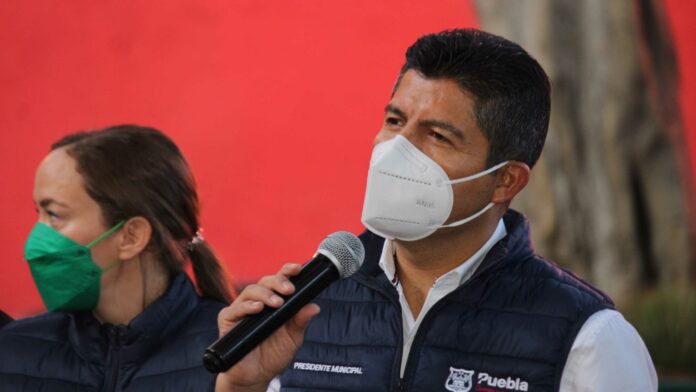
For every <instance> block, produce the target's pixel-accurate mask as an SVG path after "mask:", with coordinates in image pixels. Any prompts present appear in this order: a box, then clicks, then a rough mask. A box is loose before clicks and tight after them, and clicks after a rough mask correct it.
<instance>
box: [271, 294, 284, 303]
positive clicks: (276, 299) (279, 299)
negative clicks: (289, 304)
mask: <svg viewBox="0 0 696 392" xmlns="http://www.w3.org/2000/svg"><path fill="white" fill-rule="evenodd" d="M271 302H273V303H274V304H280V303H281V302H283V299H282V298H280V297H279V296H277V295H274V296H272V297H271Z"/></svg>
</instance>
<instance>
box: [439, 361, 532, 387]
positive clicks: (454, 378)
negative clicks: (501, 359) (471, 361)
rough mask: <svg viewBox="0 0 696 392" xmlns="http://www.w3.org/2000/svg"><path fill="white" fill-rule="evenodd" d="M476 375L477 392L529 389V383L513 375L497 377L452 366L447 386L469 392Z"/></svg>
mask: <svg viewBox="0 0 696 392" xmlns="http://www.w3.org/2000/svg"><path fill="white" fill-rule="evenodd" d="M474 375H476V376H477V377H476V385H475V388H474V391H475V392H500V391H519V392H526V391H528V390H529V383H527V382H526V381H524V380H522V379H520V378H519V377H517V378H512V377H496V376H492V375H490V374H488V373H485V372H478V374H476V371H475V370H466V369H458V368H453V367H450V375H449V377H447V380H446V381H445V388H446V389H447V390H448V391H452V392H469V391H470V390H471V388H472V387H474Z"/></svg>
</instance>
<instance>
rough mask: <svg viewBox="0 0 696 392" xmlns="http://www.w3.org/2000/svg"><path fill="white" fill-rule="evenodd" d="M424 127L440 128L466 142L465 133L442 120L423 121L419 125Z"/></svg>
mask: <svg viewBox="0 0 696 392" xmlns="http://www.w3.org/2000/svg"><path fill="white" fill-rule="evenodd" d="M419 124H420V125H421V126H423V127H430V128H440V129H444V130H445V131H447V132H449V133H451V134H452V135H454V136H455V137H456V138H457V139H460V140H465V137H464V132H462V131H461V130H460V129H459V128H457V127H455V126H454V125H452V123H450V122H447V121H442V120H423V121H421V122H420V123H419Z"/></svg>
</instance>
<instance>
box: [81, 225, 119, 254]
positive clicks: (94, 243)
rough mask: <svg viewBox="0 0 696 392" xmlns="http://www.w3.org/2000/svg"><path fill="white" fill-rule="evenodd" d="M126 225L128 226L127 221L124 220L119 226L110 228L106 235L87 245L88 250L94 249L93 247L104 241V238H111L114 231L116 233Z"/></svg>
mask: <svg viewBox="0 0 696 392" xmlns="http://www.w3.org/2000/svg"><path fill="white" fill-rule="evenodd" d="M124 224H126V221H125V220H122V221H120V222H118V224H116V226H114V227H112V228H110V229H109V230H108V231H107V232H106V233H104V234H102V235H100V236H99V237H97V238H96V239H95V240H94V241H92V242H90V243H89V244H87V246H86V247H87V248H91V247H93V246H94V245H96V244H97V243H98V242H99V241H101V240H103V239H104V238H106V237H108V236H110V235H111V234H112V233H113V232H114V231H116V230H118V229H120V228H121V227H123V225H124Z"/></svg>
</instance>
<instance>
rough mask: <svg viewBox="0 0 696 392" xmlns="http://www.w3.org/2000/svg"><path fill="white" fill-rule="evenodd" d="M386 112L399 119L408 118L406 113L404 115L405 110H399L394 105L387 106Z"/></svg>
mask: <svg viewBox="0 0 696 392" xmlns="http://www.w3.org/2000/svg"><path fill="white" fill-rule="evenodd" d="M384 112H385V113H394V114H396V115H397V116H399V117H403V118H406V113H404V112H403V110H401V109H399V108H397V107H396V106H394V105H392V104H388V105H387V106H385V107H384Z"/></svg>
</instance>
